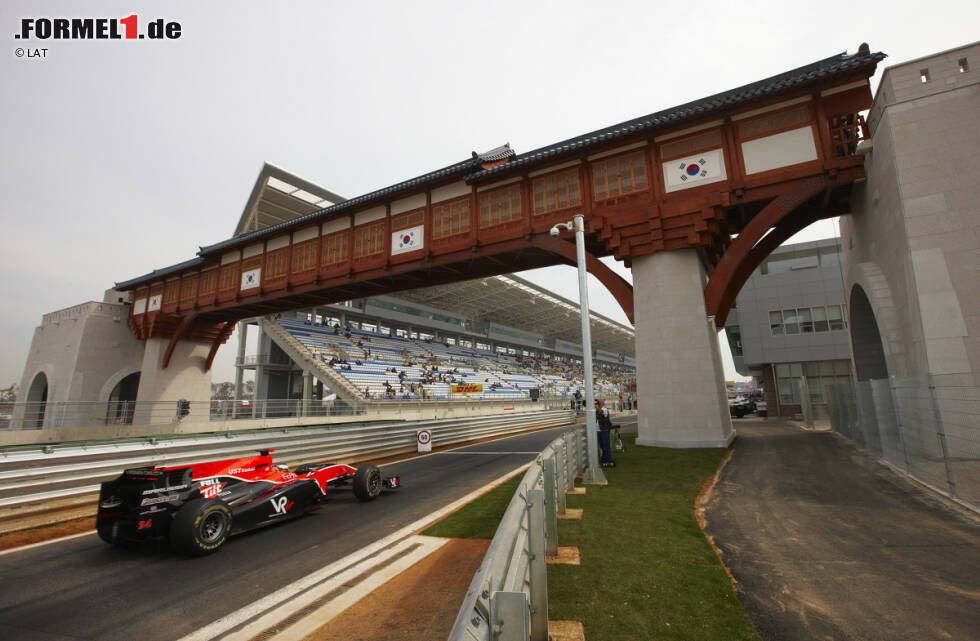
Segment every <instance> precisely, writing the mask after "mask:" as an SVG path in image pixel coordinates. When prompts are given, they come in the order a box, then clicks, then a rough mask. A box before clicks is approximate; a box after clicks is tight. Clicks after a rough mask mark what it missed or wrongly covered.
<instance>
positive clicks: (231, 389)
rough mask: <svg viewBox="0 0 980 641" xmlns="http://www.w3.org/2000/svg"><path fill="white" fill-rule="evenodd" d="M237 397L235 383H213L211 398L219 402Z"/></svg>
mask: <svg viewBox="0 0 980 641" xmlns="http://www.w3.org/2000/svg"><path fill="white" fill-rule="evenodd" d="M234 397H235V384H234V383H227V382H226V383H211V398H212V399H215V400H219V401H227V400H231V399H232V398H234Z"/></svg>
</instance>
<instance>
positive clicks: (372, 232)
mask: <svg viewBox="0 0 980 641" xmlns="http://www.w3.org/2000/svg"><path fill="white" fill-rule="evenodd" d="M384 234H385V224H384V221H380V222H377V223H375V224H373V225H364V226H362V227H358V228H357V229H355V230H354V258H363V257H364V256H374V255H375V254H382V253H384V250H385V238H384Z"/></svg>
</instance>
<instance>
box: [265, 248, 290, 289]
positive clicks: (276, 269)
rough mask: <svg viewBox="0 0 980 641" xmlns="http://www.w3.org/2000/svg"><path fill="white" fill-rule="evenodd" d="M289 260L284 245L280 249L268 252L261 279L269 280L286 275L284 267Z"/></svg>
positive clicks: (287, 250) (287, 249) (287, 251)
mask: <svg viewBox="0 0 980 641" xmlns="http://www.w3.org/2000/svg"><path fill="white" fill-rule="evenodd" d="M288 261H289V248H288V247H284V248H282V249H277V250H276V251H274V252H272V253H271V254H269V255H268V256H267V257H266V259H265V274H263V276H265V278H263V280H266V281H270V280H275V279H277V278H282V277H283V276H285V275H286V268H287V266H288Z"/></svg>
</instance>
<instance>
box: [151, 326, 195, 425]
mask: <svg viewBox="0 0 980 641" xmlns="http://www.w3.org/2000/svg"><path fill="white" fill-rule="evenodd" d="M169 342H170V339H167V338H148V339H146V346H145V347H144V349H143V365H142V367H141V368H140V386H139V391H138V392H137V393H136V407H137V410H136V415H135V416H134V419H133V422H134V423H144V422H145V423H161V422H165V420H169V419H170V417H172V416H173V414H174V413H175V411H176V401H177V399H181V398H186V399H187V400H189V401H203V404H197V405H195V406H192V410H191V411H192V412H201V411H204V412H205V417H204V418H206V417H207V414H206V412H207V410H206V409H203V410H202V409H201V408H207V407H208V405H207V404H208V402H209V401H210V400H211V371H210V370H205V364H206V362H207V358H208V352H209V351H210V345H207V344H206V343H193V342H190V341H179V342H178V343H177V346H176V347H175V348H174V351H173V354H172V355H171V356H170V363H169V365H168V366H167V368H166V369H164V368H163V354H164V352H165V351H166V350H167V344H168V343H169ZM150 403H154V405H150ZM171 403H172V404H173V407H170V405H169V404H171Z"/></svg>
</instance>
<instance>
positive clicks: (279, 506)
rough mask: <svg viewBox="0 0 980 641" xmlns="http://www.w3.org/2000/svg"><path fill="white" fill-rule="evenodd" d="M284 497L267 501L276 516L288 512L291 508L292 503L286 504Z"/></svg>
mask: <svg viewBox="0 0 980 641" xmlns="http://www.w3.org/2000/svg"><path fill="white" fill-rule="evenodd" d="M286 500H287V499H286V497H285V496H280V497H279V498H277V499H269V503H272V508H273V509H274V510H275V511H276V514H285V513H286V512H288V511H289V508H291V507H293V502H292V501H289V503H287V502H286Z"/></svg>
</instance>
